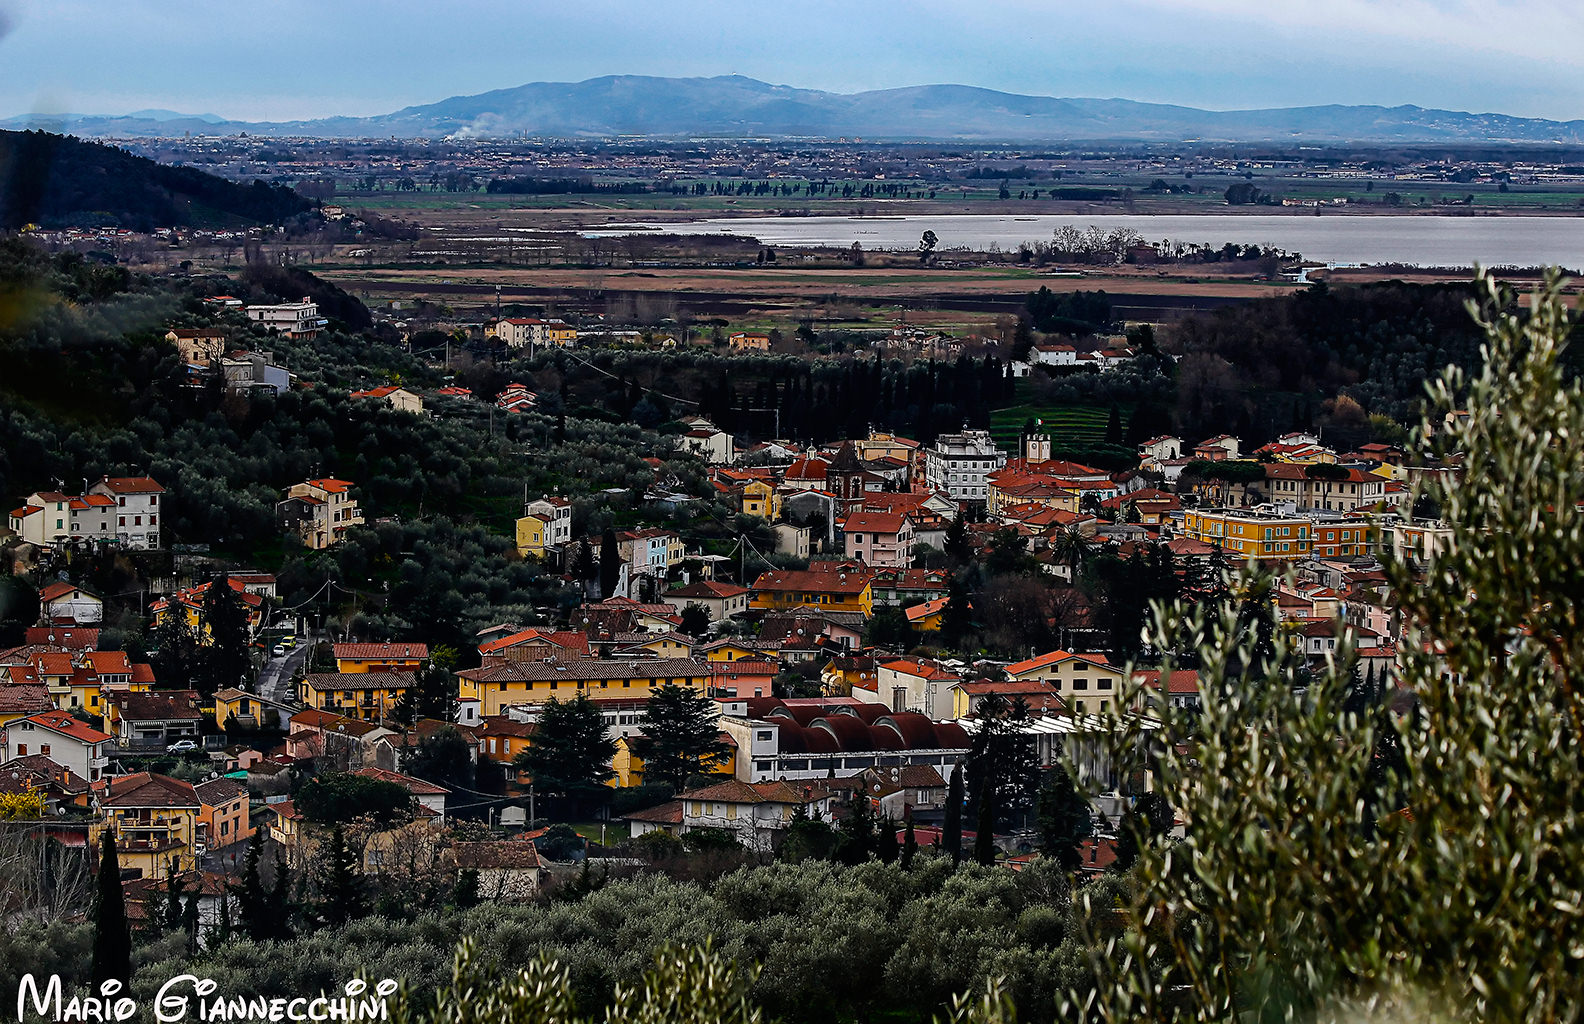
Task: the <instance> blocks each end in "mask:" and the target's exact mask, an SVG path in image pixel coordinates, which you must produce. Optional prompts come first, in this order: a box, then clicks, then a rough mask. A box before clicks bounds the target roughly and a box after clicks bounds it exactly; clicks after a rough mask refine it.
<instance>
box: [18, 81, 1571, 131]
mask: <svg viewBox="0 0 1584 1024" xmlns="http://www.w3.org/2000/svg"><path fill="white" fill-rule="evenodd" d="M167 114H169V115H170V116H166V115H167ZM36 125H50V126H59V127H60V129H61V130H65V131H71V132H73V133H76V134H79V135H92V136H120V137H131V136H154V135H163V136H174V135H181V134H182V133H184V132H193V133H201V134H236V133H239V132H247V133H249V134H252V135H275V136H291V135H296V136H309V137H318V138H386V137H390V136H393V135H394V136H398V137H404V138H436V137H444V136H463V137H478V138H501V137H507V136H513V135H530V136H541V137H558V138H611V137H616V136H629V137H630V136H640V137H654V138H686V137H701V136H707V137H714V138H742V137H748V138H756V137H767V138H809V139H837V138H863V139H869V140H876V141H882V140H884V141H905V140H919V141H976V142H995V141H1004V142H1057V141H1106V140H1114V141H1158V142H1186V141H1204V142H1313V143H1327V142H1331V143H1343V142H1375V143H1382V142H1386V143H1409V142H1448V143H1450V142H1463V143H1564V144H1584V121H1547V120H1542V119H1539V118H1525V117H1510V116H1507V115H1505V114H1471V113H1463V112H1459V111H1452V110H1427V109H1425V108H1423V107H1413V106H1402V107H1377V106H1343V105H1337V104H1332V105H1326V106H1314V107H1285V108H1272V109H1255V110H1224V111H1217V110H1199V109H1196V108H1194V107H1181V106H1173V105H1170V104H1164V103H1139V102H1135V101H1133V100H1121V99H1057V98H1053V97H1049V96H1021V95H1017V94H1014V93H1005V92H996V91H995V90H992V89H979V88H974V87H971V86H965V85H921V86H915V87H911V88H906V89H881V90H876V91H871V92H860V93H834V92H822V91H820V90H817V89H794V88H792V87H790V86H784V85H769V84H766V83H764V82H760V81H757V80H755V79H752V78H745V77H742V76H740V75H729V76H723V77H718V78H655V77H649V76H642V75H608V76H605V77H603V78H591V79H588V80H587V81H583V82H536V83H533V84H531V85H522V86H518V87H516V88H513V89H498V90H495V91H493V92H486V93H480V94H478V95H476V96H454V97H451V98H450V99H446V100H441V101H440V102H438V103H429V104H424V105H422V106H415V107H406V108H404V109H402V110H398V111H396V112H394V113H391V114H384V115H381V116H377V117H330V118H323V119H320V120H314V121H287V122H274V123H252V122H240V121H221V120H217V119H214V115H212V114H203V115H193V114H174V113H171V112H169V111H158V110H144V111H138V112H137V113H136V114H130V115H126V116H98V115H81V114H57V115H50V116H48V117H28V118H13V119H12V120H11V121H8V122H0V126H11V127H28V126H36Z"/></svg>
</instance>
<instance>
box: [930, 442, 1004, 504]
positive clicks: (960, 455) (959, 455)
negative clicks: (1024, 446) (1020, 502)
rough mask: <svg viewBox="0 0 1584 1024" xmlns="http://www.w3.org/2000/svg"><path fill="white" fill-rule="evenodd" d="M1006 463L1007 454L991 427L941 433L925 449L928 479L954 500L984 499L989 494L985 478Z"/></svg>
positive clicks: (981, 500)
mask: <svg viewBox="0 0 1584 1024" xmlns="http://www.w3.org/2000/svg"><path fill="white" fill-rule="evenodd" d="M1004 465H1006V453H1004V452H1002V451H1001V450H1000V449H999V448H997V447H996V444H995V441H994V440H992V439H991V437H990V432H989V431H988V430H965V431H963V432H962V433H960V434H941V435H940V436H939V437H937V438H936V439H935V443H934V444H933V445H931V446H930V447H929V448H926V449H925V450H924V482H925V485H926V486H927V487H928V489H929V490H931V491H935V492H938V493H942V494H945V495H946V496H947V497H949V498H950V499H951V500H952V501H957V502H963V501H968V502H983V501H984V500H985V498H986V496H987V495H988V493H989V492H988V485H987V483H986V480H985V478H986V477H988V476H989V475H990V474H991V473H994V472H995V471H996V470H998V469H1000V468H1001V467H1002V466H1004Z"/></svg>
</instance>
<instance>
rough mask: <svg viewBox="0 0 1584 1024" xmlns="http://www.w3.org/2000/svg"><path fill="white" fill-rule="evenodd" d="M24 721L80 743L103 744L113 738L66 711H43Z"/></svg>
mask: <svg viewBox="0 0 1584 1024" xmlns="http://www.w3.org/2000/svg"><path fill="white" fill-rule="evenodd" d="M23 721H26V722H32V723H33V724H34V725H38V726H42V727H43V728H45V729H48V730H50V731H51V732H58V733H60V734H61V735H62V736H69V737H71V738H72V739H74V740H76V741H77V742H79V743H103V742H105V741H106V740H108V739H110V738H111V737H110V734H109V733H107V732H100V731H99V730H98V729H95V728H94V727H93V726H91V725H89V724H87V723H86V722H82V721H79V720H78V719H75V718H73V717H72V716H71V715H69V714H67V713H66V712H64V711H41V712H39V713H38V714H36V715H29V716H28V717H27V718H25V719H23Z"/></svg>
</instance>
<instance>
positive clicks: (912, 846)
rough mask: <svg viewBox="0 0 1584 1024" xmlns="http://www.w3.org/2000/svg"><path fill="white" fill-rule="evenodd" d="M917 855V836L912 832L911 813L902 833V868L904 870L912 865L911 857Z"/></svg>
mask: <svg viewBox="0 0 1584 1024" xmlns="http://www.w3.org/2000/svg"><path fill="white" fill-rule="evenodd" d="M917 856H918V837H917V836H915V835H914V834H913V815H912V814H909V815H908V819H907V831H906V832H904V833H903V835H902V870H904V871H906V870H908V869H909V868H911V867H912V866H913V858H915V857H917Z"/></svg>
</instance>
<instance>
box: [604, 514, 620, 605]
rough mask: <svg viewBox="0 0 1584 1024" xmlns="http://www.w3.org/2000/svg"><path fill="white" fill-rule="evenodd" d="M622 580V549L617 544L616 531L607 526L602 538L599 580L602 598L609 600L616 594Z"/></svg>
mask: <svg viewBox="0 0 1584 1024" xmlns="http://www.w3.org/2000/svg"><path fill="white" fill-rule="evenodd" d="M620 580H621V550H620V549H619V548H618V547H617V546H616V531H615V530H613V529H611V528H610V527H606V528H605V535H604V536H603V537H601V538H600V557H599V581H600V600H601V601H609V600H610V599H611V598H613V597H615V596H616V584H617V583H618V582H619V581H620Z"/></svg>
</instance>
